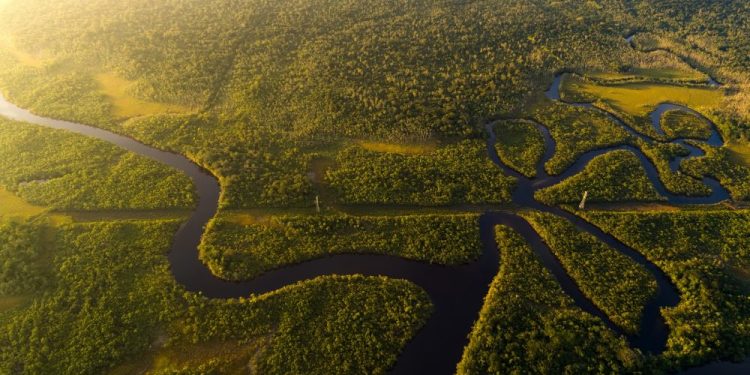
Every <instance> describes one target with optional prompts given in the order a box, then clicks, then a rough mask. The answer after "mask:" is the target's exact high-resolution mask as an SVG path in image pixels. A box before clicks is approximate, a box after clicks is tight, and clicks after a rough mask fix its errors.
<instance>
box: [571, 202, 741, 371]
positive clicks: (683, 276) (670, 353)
mask: <svg viewBox="0 0 750 375" xmlns="http://www.w3.org/2000/svg"><path fill="white" fill-rule="evenodd" d="M581 214H582V215H583V216H584V217H585V218H586V219H587V220H590V221H591V222H593V223H594V224H595V225H597V226H599V227H601V228H602V229H604V230H605V231H608V232H610V233H612V234H613V235H615V236H616V237H617V238H618V239H620V240H621V241H623V242H624V243H625V244H627V245H628V246H631V247H632V248H634V249H636V250H638V251H639V252H641V253H643V254H644V255H646V256H647V257H648V258H649V259H650V260H651V261H653V262H654V263H656V264H657V265H658V266H659V267H660V268H661V269H662V270H664V272H666V273H667V275H668V276H669V277H670V278H671V279H672V281H673V282H674V283H675V284H676V285H677V288H678V289H679V291H680V295H681V301H680V304H679V305H677V306H676V307H675V308H672V309H667V310H664V311H663V314H664V316H665V318H666V320H667V324H668V325H669V327H670V337H669V341H668V343H667V351H666V352H665V353H664V354H663V356H662V358H663V360H664V361H665V362H667V363H668V364H670V365H672V366H681V365H682V366H684V365H694V364H698V363H704V362H707V361H710V360H714V359H718V358H735V359H740V358H743V357H744V356H746V355H747V354H748V353H750V334H749V333H748V330H747V327H748V324H750V301H748V298H747V293H748V284H747V282H748V277H747V275H748V273H747V270H748V267H749V266H750V262H748V259H750V253H748V251H750V240H749V239H750V237H748V236H747V228H748V226H750V213H748V212H747V211H741V212H728V211H689V212H679V213H657V212H653V213H636V212H582V213H581Z"/></svg>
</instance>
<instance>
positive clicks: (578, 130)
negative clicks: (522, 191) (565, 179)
mask: <svg viewBox="0 0 750 375" xmlns="http://www.w3.org/2000/svg"><path fill="white" fill-rule="evenodd" d="M534 116H535V118H536V119H537V120H539V121H540V122H541V123H542V124H544V125H545V126H547V127H548V128H549V131H550V133H551V134H552V137H553V138H554V139H555V142H556V143H557V148H556V149H555V155H554V156H553V157H552V159H550V160H549V161H548V162H547V164H546V165H545V169H546V170H547V172H548V173H550V174H559V173H562V172H563V171H564V170H565V169H566V168H567V167H569V166H570V165H571V164H573V162H575V160H576V159H578V157H579V156H581V155H582V154H584V153H585V152H587V151H591V150H594V149H599V148H604V147H607V146H614V145H618V144H624V143H627V142H628V141H629V139H630V138H629V137H630V136H629V135H628V133H627V132H625V130H623V129H622V128H621V127H620V126H619V125H618V124H617V123H615V122H614V121H612V120H611V119H610V118H609V117H607V116H605V115H604V114H601V113H599V112H595V111H593V110H590V109H586V108H580V107H574V106H571V105H567V104H564V103H560V102H549V103H545V104H544V105H542V106H539V107H538V108H537V109H536V110H535V112H534Z"/></svg>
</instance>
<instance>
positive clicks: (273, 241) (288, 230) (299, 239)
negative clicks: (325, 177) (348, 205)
mask: <svg viewBox="0 0 750 375" xmlns="http://www.w3.org/2000/svg"><path fill="white" fill-rule="evenodd" d="M480 252H481V244H480V242H479V224H478V215H476V214H466V215H412V216H349V215H325V216H272V217H270V218H267V219H265V220H264V221H261V222H257V223H248V224H245V225H243V224H239V223H237V222H235V221H232V220H231V219H230V218H224V217H222V216H219V217H218V218H216V219H214V220H213V221H212V223H211V224H210V225H209V227H208V231H207V234H206V236H205V237H204V239H203V244H202V246H201V259H202V260H203V261H204V262H205V263H206V264H208V266H209V267H210V268H211V271H212V272H213V273H214V274H215V275H218V276H220V277H223V278H226V279H231V280H246V279H252V278H253V277H255V276H257V275H259V274H260V273H262V272H265V271H268V270H270V269H274V268H278V267H281V266H284V265H288V264H293V263H299V262H302V261H305V260H309V259H313V258H319V257H322V256H325V255H330V254H340V253H368V254H389V255H395V256H400V257H405V258H409V259H416V260H420V261H426V262H431V263H439V264H450V265H455V264H461V263H466V262H468V261H470V260H473V259H476V258H477V257H478V256H479V255H480Z"/></svg>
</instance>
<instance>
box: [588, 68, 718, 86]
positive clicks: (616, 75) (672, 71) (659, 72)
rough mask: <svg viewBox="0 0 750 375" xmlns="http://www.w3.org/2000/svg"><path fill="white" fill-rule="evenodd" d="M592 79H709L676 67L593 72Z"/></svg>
mask: <svg viewBox="0 0 750 375" xmlns="http://www.w3.org/2000/svg"><path fill="white" fill-rule="evenodd" d="M587 75H588V76H589V77H591V78H595V79H599V80H605V81H627V80H660V81H683V82H685V81H690V82H698V81H706V80H708V77H707V76H706V75H705V74H703V73H701V72H698V71H696V70H686V69H680V68H674V67H667V68H634V69H633V70H632V71H631V72H627V73H620V72H593V73H589V74H587Z"/></svg>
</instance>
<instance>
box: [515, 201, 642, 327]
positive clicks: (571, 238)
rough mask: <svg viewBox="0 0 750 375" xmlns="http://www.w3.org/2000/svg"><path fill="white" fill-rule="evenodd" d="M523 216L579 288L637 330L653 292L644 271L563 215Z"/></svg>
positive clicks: (617, 321) (611, 315)
mask: <svg viewBox="0 0 750 375" xmlns="http://www.w3.org/2000/svg"><path fill="white" fill-rule="evenodd" d="M524 216H525V217H526V218H528V219H529V221H530V222H531V225H532V226H533V227H534V229H535V230H536V231H537V232H538V233H539V234H540V235H541V236H542V238H544V241H545V242H546V243H548V244H549V247H550V249H551V250H552V251H553V252H554V253H555V256H557V258H558V259H559V260H560V263H562V265H563V267H565V270H566V271H567V272H568V274H569V275H570V276H571V277H572V278H573V280H574V281H575V283H576V284H577V285H578V286H579V287H580V288H581V291H583V293H584V294H586V296H587V297H588V298H590V299H591V301H593V302H594V303H595V304H596V305H597V306H598V307H599V308H600V309H602V311H604V313H606V314H607V316H609V318H610V319H612V321H613V322H614V323H615V324H617V325H618V326H620V327H622V328H624V329H625V330H626V331H628V332H631V333H637V332H638V329H639V328H640V323H641V313H642V310H643V307H644V306H645V305H646V303H647V302H648V300H649V299H650V298H651V297H653V295H654V294H655V293H656V281H655V280H654V279H653V278H652V277H651V276H650V275H649V273H648V271H646V269H645V268H643V266H641V265H639V264H637V263H635V262H633V261H632V260H631V259H630V258H628V257H627V256H625V255H623V254H621V253H619V252H617V251H615V250H614V249H612V248H610V247H609V246H607V245H605V244H603V243H602V242H600V241H599V240H597V239H596V237H594V236H592V235H590V234H588V233H582V232H580V231H578V230H577V229H576V228H575V227H574V226H573V224H571V223H570V222H568V221H566V220H565V219H561V218H559V217H557V216H553V215H551V214H543V213H539V212H532V213H527V214H524Z"/></svg>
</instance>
